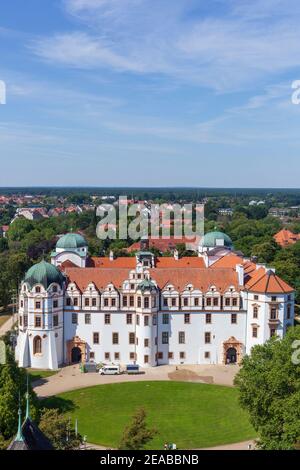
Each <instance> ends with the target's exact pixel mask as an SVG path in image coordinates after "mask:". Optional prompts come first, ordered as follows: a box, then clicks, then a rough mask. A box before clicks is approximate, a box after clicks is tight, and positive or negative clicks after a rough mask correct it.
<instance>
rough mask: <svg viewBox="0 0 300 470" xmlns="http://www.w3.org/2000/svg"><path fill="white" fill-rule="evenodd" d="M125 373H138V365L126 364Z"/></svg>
mask: <svg viewBox="0 0 300 470" xmlns="http://www.w3.org/2000/svg"><path fill="white" fill-rule="evenodd" d="M126 372H127V374H140V366H139V365H137V364H128V365H127V366H126Z"/></svg>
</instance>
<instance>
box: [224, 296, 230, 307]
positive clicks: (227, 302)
mask: <svg viewBox="0 0 300 470" xmlns="http://www.w3.org/2000/svg"><path fill="white" fill-rule="evenodd" d="M225 306H226V307H230V298H229V297H226V299H225Z"/></svg>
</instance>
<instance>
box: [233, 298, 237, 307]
mask: <svg viewBox="0 0 300 470" xmlns="http://www.w3.org/2000/svg"><path fill="white" fill-rule="evenodd" d="M237 304H238V299H236V298H234V299H232V305H233V307H237Z"/></svg>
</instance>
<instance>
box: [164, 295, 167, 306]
mask: <svg viewBox="0 0 300 470" xmlns="http://www.w3.org/2000/svg"><path fill="white" fill-rule="evenodd" d="M167 306H168V299H167V298H166V297H164V307H167Z"/></svg>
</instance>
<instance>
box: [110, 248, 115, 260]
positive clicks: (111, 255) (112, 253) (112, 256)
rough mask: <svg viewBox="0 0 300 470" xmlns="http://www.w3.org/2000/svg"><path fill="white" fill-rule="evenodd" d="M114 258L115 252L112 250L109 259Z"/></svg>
mask: <svg viewBox="0 0 300 470" xmlns="http://www.w3.org/2000/svg"><path fill="white" fill-rule="evenodd" d="M113 260H114V252H113V251H112V250H110V252H109V261H113Z"/></svg>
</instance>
